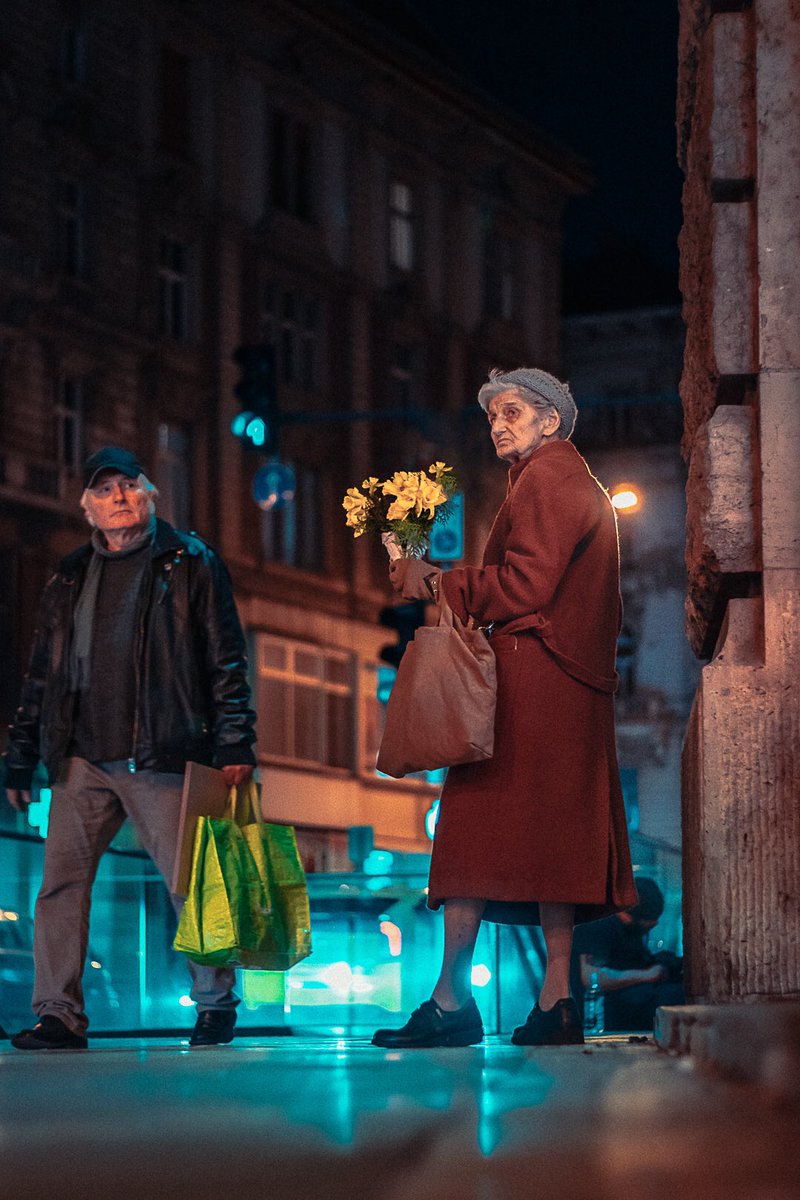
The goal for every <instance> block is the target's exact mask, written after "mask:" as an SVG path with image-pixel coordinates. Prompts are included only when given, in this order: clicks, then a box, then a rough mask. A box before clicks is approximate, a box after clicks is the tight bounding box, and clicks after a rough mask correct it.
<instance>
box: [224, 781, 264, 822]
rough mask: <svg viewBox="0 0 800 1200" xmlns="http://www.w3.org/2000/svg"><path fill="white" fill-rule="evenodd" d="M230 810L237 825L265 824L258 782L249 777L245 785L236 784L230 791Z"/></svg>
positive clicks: (231, 816)
mask: <svg viewBox="0 0 800 1200" xmlns="http://www.w3.org/2000/svg"><path fill="white" fill-rule="evenodd" d="M228 811H229V813H230V818H231V820H232V821H235V822H236V824H237V825H252V824H256V825H263V824H264V817H263V815H262V812H261V797H260V796H259V793H258V784H257V783H256V782H255V781H254V780H253V779H249V780H248V781H247V783H246V784H245V785H244V787H241V788H237V787H236V786H235V785H234V787H232V788H231V790H230V792H229V793H228Z"/></svg>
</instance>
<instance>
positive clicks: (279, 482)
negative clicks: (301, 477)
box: [253, 462, 295, 512]
mask: <svg viewBox="0 0 800 1200" xmlns="http://www.w3.org/2000/svg"><path fill="white" fill-rule="evenodd" d="M294 492H295V477H294V468H293V467H290V466H289V465H288V464H287V463H282V462H271V463H267V464H266V466H264V467H259V468H258V470H257V471H256V473H255V475H254V476H253V499H254V500H255V502H256V504H257V505H258V506H259V508H263V510H264V512H270V511H271V510H272V509H273V508H283V507H284V506H285V505H287V504H290V503H291V501H292V500H294Z"/></svg>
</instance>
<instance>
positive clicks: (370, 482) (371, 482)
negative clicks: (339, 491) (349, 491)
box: [361, 475, 378, 496]
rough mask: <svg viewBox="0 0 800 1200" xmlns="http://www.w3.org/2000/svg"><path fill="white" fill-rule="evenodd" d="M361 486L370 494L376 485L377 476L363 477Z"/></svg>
mask: <svg viewBox="0 0 800 1200" xmlns="http://www.w3.org/2000/svg"><path fill="white" fill-rule="evenodd" d="M361 486H362V487H363V488H366V489H367V491H368V492H369V494H370V496H371V495H372V493H373V492H374V491H375V489H376V488H377V486H378V476H377V475H370V477H369V479H365V480H364V482H363V483H362V484H361Z"/></svg>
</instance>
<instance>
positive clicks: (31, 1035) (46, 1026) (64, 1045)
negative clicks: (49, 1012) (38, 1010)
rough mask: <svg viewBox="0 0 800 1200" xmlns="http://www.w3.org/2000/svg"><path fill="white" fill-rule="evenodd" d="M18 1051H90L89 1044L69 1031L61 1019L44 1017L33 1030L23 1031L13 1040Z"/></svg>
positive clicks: (78, 1035) (83, 1038)
mask: <svg viewBox="0 0 800 1200" xmlns="http://www.w3.org/2000/svg"><path fill="white" fill-rule="evenodd" d="M11 1045H12V1046H16V1048H17V1049H18V1050H88V1049H89V1043H88V1042H87V1040H86V1038H85V1037H82V1036H81V1034H79V1033H73V1032H72V1030H71V1029H68V1028H67V1026H66V1025H65V1024H64V1022H63V1021H62V1020H61V1018H60V1017H53V1016H44V1017H42V1019H41V1021H39V1022H37V1024H36V1025H34V1027H33V1029H21V1030H20V1032H19V1033H18V1034H17V1035H16V1036H15V1037H12V1039H11Z"/></svg>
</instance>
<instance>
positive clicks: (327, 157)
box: [0, 0, 587, 871]
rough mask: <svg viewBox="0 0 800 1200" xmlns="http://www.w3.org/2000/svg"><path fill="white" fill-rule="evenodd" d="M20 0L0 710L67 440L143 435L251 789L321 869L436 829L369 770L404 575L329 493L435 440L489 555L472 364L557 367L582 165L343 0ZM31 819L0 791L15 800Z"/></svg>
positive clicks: (72, 465) (67, 458)
mask: <svg viewBox="0 0 800 1200" xmlns="http://www.w3.org/2000/svg"><path fill="white" fill-rule="evenodd" d="M8 13H9V16H8V18H7V21H6V25H5V28H4V35H3V46H2V51H0V157H1V158H2V162H3V169H2V174H1V175H0V349H1V350H2V358H1V359H0V613H2V625H3V632H2V645H3V650H2V653H3V669H2V671H1V672H0V680H1V682H0V701H1V703H2V718H3V721H4V723H7V721H8V720H10V718H11V716H12V714H13V708H14V705H15V703H16V695H17V689H18V686H19V680H20V677H21V674H22V671H23V669H24V663H25V658H26V655H27V652H28V647H29V645H30V641H31V637H32V633H33V628H34V624H35V608H36V599H37V597H38V594H39V592H40V590H41V588H42V586H43V584H44V582H45V580H46V579H47V577H48V575H49V573H50V571H51V570H52V568H53V565H54V564H55V562H56V561H57V560H58V559H59V558H60V557H61V556H62V555H63V554H65V553H66V552H68V551H70V550H71V549H72V548H74V547H75V546H76V545H77V544H79V543H80V542H81V541H82V540H84V538H85V527H84V526H83V524H82V520H81V517H80V510H79V507H78V499H79V496H80V492H81V483H80V464H81V462H82V460H83V458H84V457H85V455H86V454H87V453H89V452H91V451H92V450H93V449H95V448H97V447H98V446H99V445H102V444H109V443H110V444H122V445H126V446H129V447H132V448H136V449H137V450H138V451H139V452H140V453H141V455H142V456H143V458H144V460H145V461H146V463H147V464H148V466H149V474H150V476H151V477H152V478H153V480H154V481H155V482H156V483H157V485H158V487H159V489H160V500H159V511H160V514H161V515H163V516H164V517H166V518H167V519H168V520H172V521H173V522H174V523H176V524H178V525H179V526H182V527H189V528H192V529H194V530H196V531H198V532H199V533H200V534H201V536H203V537H206V538H207V539H208V540H209V541H210V542H212V543H213V544H214V545H215V546H217V547H218V548H219V549H220V550H221V552H222V553H223V555H224V557H225V559H226V561H227V563H228V564H229V566H230V568H231V572H232V575H233V579H234V585H235V589H236V595H237V601H238V604H239V609H240V613H241V616H242V620H243V623H244V625H245V628H246V631H247V635H248V638H249V641H250V648H251V669H252V676H253V686H254V693H255V699H256V706H257V708H258V712H259V727H258V752H259V759H260V763H261V768H262V777H263V784H264V795H265V811H266V813H267V815H268V816H270V817H272V818H274V819H276V820H282V821H291V822H292V823H294V824H295V825H296V826H297V827H298V830H299V833H300V841H301V846H302V851H303V857H304V860H305V862H306V865H307V867H308V868H309V869H310V870H317V871H325V870H333V869H345V868H347V867H349V865H350V862H351V856H350V854H349V852H348V835H347V831H348V829H349V828H350V827H352V826H368V827H372V829H373V830H374V839H375V843H376V845H378V846H379V847H382V848H384V849H386V850H389V851H392V852H394V853H396V854H397V853H399V854H401V855H402V854H403V853H406V854H418V853H421V852H425V851H426V849H427V847H428V845H429V842H428V838H427V835H426V831H425V815H426V813H427V811H428V810H429V808H430V806H431V804H432V801H433V800H434V799H435V796H436V789H435V786H433V784H431V783H430V782H428V781H426V780H424V779H422V780H406V781H400V782H397V781H391V780H387V779H383V778H379V777H378V776H377V775H376V772H375V768H374V760H375V752H376V748H377V739H378V737H379V732H380V726H381V718H382V710H381V702H380V700H379V699H378V697H377V693H376V683H377V669H378V664H379V653H380V650H381V647H382V646H383V645H384V644H385V643H386V642H387V641H390V640H391V636H392V635H391V634H390V633H389V632H388V631H387V629H386V628H384V627H382V626H381V625H380V624H379V623H378V616H379V613H380V611H381V609H382V607H383V606H384V605H386V604H387V603H388V602H390V599H391V597H390V595H389V593H388V591H387V586H386V574H385V557H384V556H383V551H382V549H381V548H380V547H379V546H374V545H369V544H367V541H368V540H367V539H366V538H363V539H360V540H359V541H358V542H354V541H353V539H352V538H351V537H350V535H349V532H348V531H347V530H346V529H345V526H344V520H343V512H342V508H341V498H342V496H343V494H344V492H345V489H346V488H347V487H348V486H352V485H353V484H359V483H360V482H361V480H362V478H364V477H365V476H366V475H369V474H376V475H381V474H382V473H383V472H384V471H392V470H396V469H401V468H406V469H413V468H416V467H419V466H427V464H428V463H429V462H430V461H431V460H432V458H434V457H435V458H445V457H446V458H447V459H448V461H449V462H452V464H453V466H454V467H455V468H456V470H457V472H458V474H459V476H460V478H461V479H462V481H463V484H464V491H465V494H466V497H467V521H466V540H467V555H468V556H471V557H473V558H474V557H475V555H476V554H477V553H478V549H479V547H480V545H481V544H482V542H483V540H484V538H485V535H486V532H487V530H488V522H489V520H490V517H491V514H492V513H493V511H494V510H495V508H496V505H497V501H498V498H499V496H500V494H501V493H502V490H503V488H504V482H505V481H504V472H503V471H502V469H499V470H498V468H497V465H496V464H495V462H494V457H493V455H492V453H491V449H490V447H489V446H488V444H486V445H485V444H484V443H487V442H488V439H487V438H486V435H485V431H484V427H483V425H482V423H481V422H480V420H479V417H476V416H475V415H474V414H473V415H472V416H470V415H469V413H470V406H472V408H473V409H474V407H475V406H474V397H475V394H476V390H477V387H478V386H479V383H480V381H481V380H482V378H484V377H485V374H486V371H487V369H488V368H489V367H491V366H494V365H505V366H508V365H516V364H519V363H522V362H535V363H537V364H539V365H542V366H544V367H546V368H549V369H551V370H558V369H559V368H560V366H561V358H560V344H559V308H560V295H559V279H560V248H561V228H562V214H563V210H564V206H565V204H566V202H567V200H568V198H569V197H570V196H571V195H573V194H575V193H576V192H578V191H580V190H582V189H583V188H584V187H585V186H586V184H587V179H586V176H585V174H584V171H583V168H582V167H581V166H580V164H579V163H578V162H577V161H575V160H573V159H572V158H571V157H570V156H569V155H568V154H567V153H566V152H561V151H557V150H554V149H553V148H551V147H550V146H545V145H544V144H540V143H539V142H538V141H537V138H536V136H535V134H534V133H532V131H531V130H530V129H529V128H527V127H525V126H523V125H521V124H517V123H516V122H515V120H514V119H513V118H510V117H508V116H503V115H500V114H499V113H498V112H496V111H494V110H493V109H491V108H490V107H488V106H487V105H486V103H485V102H484V101H482V100H480V99H479V98H476V97H475V96H474V95H472V94H471V93H469V92H468V91H467V90H465V89H464V88H463V87H461V85H460V84H459V83H458V82H457V81H456V80H454V79H450V78H447V77H446V76H444V75H443V73H442V70H441V68H436V69H435V70H434V69H433V68H432V66H431V64H430V63H428V62H427V60H426V59H425V56H424V52H422V51H420V50H417V49H415V48H414V47H413V46H411V45H410V44H407V43H404V42H402V41H400V40H399V39H392V38H391V37H389V36H388V35H385V34H382V35H380V36H378V35H377V34H376V33H375V32H374V30H373V29H372V27H371V26H368V25H367V24H365V23H364V22H363V21H360V20H359V19H358V15H357V13H356V12H354V11H353V10H351V9H349V8H347V6H344V5H339V4H332V5H329V4H322V3H315V2H312V0H297V2H290V0H276V2H275V3H272V4H270V5H269V6H265V5H260V4H256V3H250V2H247V0H238V2H236V3H232V4H227V5H224V6H222V5H217V4H214V3H211V2H210V0H208V2H205V0H202V2H199V3H196V4H193V5H191V6H187V5H185V4H182V3H180V2H178V0H174V2H167V3H155V2H148V0H145V2H144V3H134V2H133V0H106V2H105V3H103V4H97V3H91V2H87V3H71V2H67V0H63V2H59V0H43V3H41V4H39V5H36V6H30V5H25V4H13V5H11V6H9V9H8ZM241 345H269V346H271V347H272V348H273V351H274V355H275V363H276V375H277V391H278V404H279V407H280V410H281V412H282V413H283V414H284V415H286V416H292V417H294V421H293V422H292V423H290V422H288V421H287V422H286V424H285V425H284V426H283V427H282V431H281V441H280V455H281V458H282V459H283V460H284V461H285V462H287V463H290V464H291V465H292V466H293V468H294V471H295V476H296V491H295V496H294V499H293V501H292V502H290V503H289V504H287V505H285V506H284V507H279V508H273V509H272V510H270V511H266V512H265V511H262V509H261V508H259V507H258V505H257V504H256V503H255V501H254V499H253V497H252V494H251V485H252V478H253V475H254V473H255V471H256V469H257V468H258V466H259V465H260V462H261V461H262V460H261V459H259V457H258V456H257V455H254V454H253V453H252V452H251V451H249V450H247V449H246V448H245V447H244V446H243V445H242V443H241V442H240V441H239V440H237V439H236V438H235V437H234V436H233V434H232V432H231V428H230V426H231V421H232V418H234V417H235V415H236V414H237V412H238V411H239V407H238V404H237V401H236V398H235V393H234V389H235V386H236V383H237V380H238V378H239V373H238V370H239V369H238V367H237V365H236V363H235V362H234V360H233V357H232V356H233V353H234V351H235V350H236V348H237V347H239V346H241ZM382 410H384V411H385V412H386V414H387V415H386V416H385V417H381V411H382ZM404 410H405V411H407V412H408V414H409V418H413V420H411V419H409V420H406V419H404V418H403V417H402V415H401V416H398V415H397V414H398V413H401V414H402V412H403V411H404ZM476 411H477V410H476ZM420 414H422V417H421V415H420ZM425 414H429V419H423V418H424V417H425ZM365 415H368V416H369V417H370V419H369V420H362V419H352V418H362V417H364V416H365ZM300 417H302V420H300V419H299V418H300ZM23 820H24V818H21V817H14V816H13V815H12V814H11V813H10V810H8V809H7V808H5V809H4V812H3V815H2V822H3V824H5V825H6V827H9V826H10V825H13V824H14V822H17V824H19V822H21V821H23Z"/></svg>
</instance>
